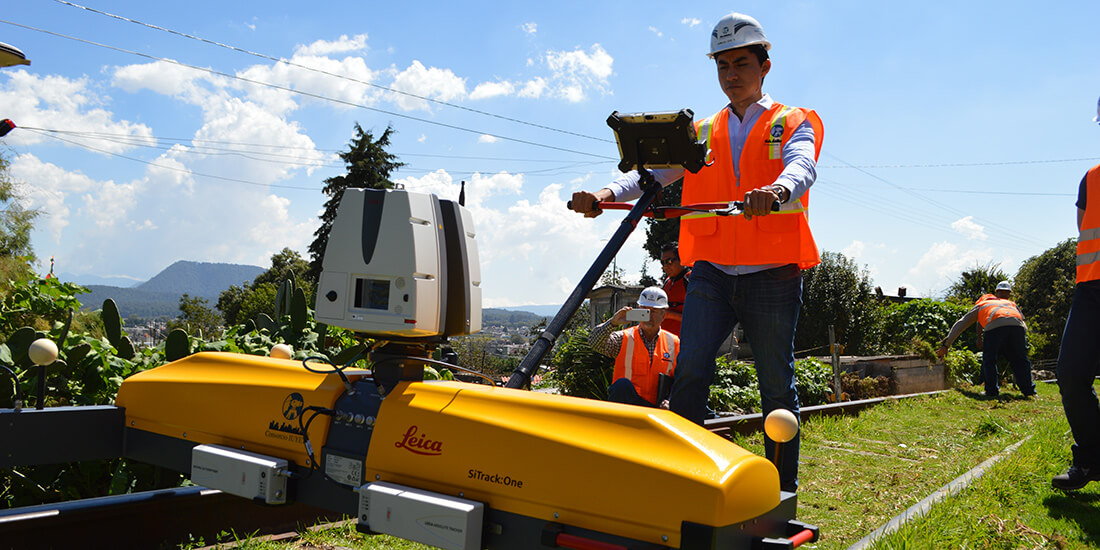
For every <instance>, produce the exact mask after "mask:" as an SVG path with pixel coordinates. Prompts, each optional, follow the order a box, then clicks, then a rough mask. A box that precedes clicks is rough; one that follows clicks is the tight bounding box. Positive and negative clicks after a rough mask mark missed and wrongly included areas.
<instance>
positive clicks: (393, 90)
mask: <svg viewBox="0 0 1100 550" xmlns="http://www.w3.org/2000/svg"><path fill="white" fill-rule="evenodd" d="M54 1H55V2H57V3H59V4H64V5H66V6H71V7H74V8H79V9H82V10H85V11H89V12H92V13H96V14H99V15H103V16H106V17H110V18H113V19H118V20H120V21H126V22H129V23H134V24H136V25H141V26H143V27H147V28H150V29H154V30H158V31H163V32H167V33H170V34H174V35H176V36H181V37H183V38H187V39H190V40H197V41H199V42H202V43H205V44H210V45H212V46H217V47H219V48H225V49H227V50H232V51H235V52H240V53H243V54H247V55H251V56H254V57H259V58H261V59H266V60H268V61H273V62H275V63H281V64H284V65H289V66H291V67H297V68H299V69H304V70H307V71H312V72H315V73H318V74H323V75H326V76H331V77H333V78H339V79H341V80H347V81H349V82H355V83H357V84H362V85H364V86H371V87H373V88H378V89H380V90H385V91H387V92H391V93H395V94H400V95H404V96H408V97H412V98H416V99H420V100H423V101H428V102H431V103H435V104H437V105H444V106H447V107H452V108H455V109H462V110H463V111H469V112H471V113H476V114H479V115H483V116H488V117H493V118H498V119H500V120H506V121H508V122H514V123H516V124H523V125H525V126H531V127H533V128H539V129H542V130H548V131H551V132H558V133H561V134H566V135H570V136H576V137H581V138H585V139H591V140H593V141H600V142H604V143H615V142H614V141H612V140H609V139H606V138H599V137H595V136H589V135H586V134H580V133H577V132H571V131H569V130H562V129H560V128H553V127H551V126H545V125H542V124H537V123H534V122H529V121H526V120H521V119H517V118H512V117H507V116H504V115H498V114H496V113H490V112H488V111H482V110H480V109H474V108H472V107H466V106H464V105H458V104H455V103H450V102H447V101H442V100H438V99H432V98H430V97H426V96H422V95H418V94H414V93H410V92H405V91H402V90H398V89H396V88H390V87H388V86H383V85H381V84H375V83H373V82H367V81H365V80H359V79H356V78H352V77H349V76H346V75H342V74H338V73H333V72H329V71H325V70H323V69H318V68H316V67H310V66H308V65H302V64H300V63H295V62H293V61H288V60H286V59H283V58H280V57H274V56H271V55H267V54H263V53H259V52H254V51H251V50H246V49H244V48H239V47H237V46H233V45H230V44H223V43H221V42H216V41H214V40H209V39H206V38H203V37H201V36H195V35H193V34H187V33H185V32H180V31H176V30H172V29H169V28H165V27H161V26H158V25H153V24H150V23H145V22H142V21H138V20H136V19H131V18H129V17H125V16H122V15H116V14H113V13H108V12H105V11H101V10H97V9H95V8H89V7H87V6H82V5H80V4H74V3H72V2H67V1H65V0H54Z"/></svg>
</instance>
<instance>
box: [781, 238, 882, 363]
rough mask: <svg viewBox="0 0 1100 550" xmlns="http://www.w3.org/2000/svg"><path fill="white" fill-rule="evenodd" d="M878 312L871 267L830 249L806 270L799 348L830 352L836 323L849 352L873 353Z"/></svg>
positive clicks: (797, 339) (799, 320) (799, 325)
mask: <svg viewBox="0 0 1100 550" xmlns="http://www.w3.org/2000/svg"><path fill="white" fill-rule="evenodd" d="M877 311H878V304H877V302H876V300H875V298H874V296H873V294H872V291H871V278H870V276H869V275H868V273H867V270H866V269H862V268H860V267H859V266H858V265H857V264H856V263H855V261H854V260H851V259H849V258H847V257H845V256H844V255H843V254H841V253H839V252H828V251H826V252H824V253H822V254H821V263H820V264H819V265H817V266H814V267H813V268H811V269H808V270H806V271H804V272H803V273H802V310H801V311H800V313H799V315H798V328H797V330H796V332H795V349H796V350H809V349H815V350H818V352H819V353H820V352H821V351H822V350H824V351H826V352H827V351H828V347H827V346H828V344H829V325H833V327H834V333H835V335H836V341H837V342H838V343H840V344H843V345H844V349H845V353H848V354H860V353H869V352H872V351H874V349H875V348H876V347H877V344H878V337H877V334H878V329H877V327H878V317H877ZM822 346H825V347H822Z"/></svg>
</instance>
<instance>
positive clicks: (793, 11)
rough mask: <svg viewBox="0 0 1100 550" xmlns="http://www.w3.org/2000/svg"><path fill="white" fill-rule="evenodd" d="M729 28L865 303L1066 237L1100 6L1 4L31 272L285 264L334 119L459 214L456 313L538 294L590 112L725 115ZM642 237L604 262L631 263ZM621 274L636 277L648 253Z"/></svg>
mask: <svg viewBox="0 0 1100 550" xmlns="http://www.w3.org/2000/svg"><path fill="white" fill-rule="evenodd" d="M730 11H739V12H743V13H747V14H750V15H752V16H754V17H755V18H756V19H757V20H759V21H760V23H761V24H762V25H763V27H764V31H765V33H766V34H767V37H768V39H769V40H770V41H771V43H772V49H771V52H770V53H771V59H772V69H771V72H770V73H769V74H768V76H767V79H766V81H765V83H764V91H765V92H766V93H768V94H770V95H771V97H772V98H773V99H775V100H776V101H779V102H781V103H785V104H788V105H795V106H800V107H806V108H812V109H815V110H816V111H817V112H818V113H819V114H820V116H821V118H822V120H823V121H824V142H823V148H822V154H821V158H820V159H819V162H818V178H817V181H816V182H815V184H814V185H813V187H812V189H811V190H810V201H809V202H810V226H811V229H812V231H813V233H814V236H815V238H816V240H817V243H818V246H819V248H821V249H822V250H826V251H832V252H840V253H843V254H844V255H845V256H847V257H849V258H852V259H853V260H855V262H856V263H858V264H859V265H860V266H861V267H863V268H865V269H866V270H867V272H868V274H869V275H870V277H871V279H872V282H873V284H874V285H876V286H880V287H882V288H883V289H884V291H885V292H886V293H887V294H894V293H896V292H897V288H898V287H902V286H904V287H906V288H907V291H908V294H909V295H918V296H938V295H942V293H943V292H944V290H945V289H946V288H947V287H948V286H949V285H950V284H951V282H952V281H953V280H954V279H956V278H957V277H958V276H959V274H960V273H961V272H962V271H963V270H965V269H969V268H973V267H975V266H986V265H992V266H999V267H1000V268H1001V269H1003V270H1004V271H1006V272H1007V273H1008V274H1009V275H1013V274H1015V272H1016V270H1017V269H1018V268H1019V266H1020V264H1021V263H1022V262H1023V261H1025V260H1026V259H1028V258H1030V257H1032V256H1035V255H1037V254H1040V253H1042V252H1043V251H1044V250H1046V249H1048V248H1051V247H1053V246H1055V245H1056V244H1058V243H1059V242H1061V241H1063V240H1065V239H1068V238H1072V237H1075V236H1076V227H1075V211H1076V210H1075V206H1074V201H1075V199H1076V192H1077V186H1078V183H1079V181H1080V179H1081V177H1082V176H1083V175H1084V173H1085V171H1086V170H1087V169H1088V168H1089V167H1091V166H1093V165H1095V164H1097V163H1098V162H1100V127H1098V126H1097V124H1095V123H1094V122H1092V117H1093V116H1095V115H1096V105H1097V97H1098V96H1100V32H1098V31H1097V29H1096V25H1097V23H1096V22H1097V21H1100V3H1097V2H1095V1H1091V0H1090V1H1078V2H1060V3H1058V4H1057V6H1056V7H1051V8H1050V9H1040V7H1039V6H1038V5H1036V4H1034V3H1033V2H1027V3H1025V2H1013V1H1007V2H1006V1H998V2H992V1H975V2H951V3H948V2H940V1H930V2H919V3H918V2H906V3H901V2H855V1H838V2H827V3H826V2H756V1H749V2H741V3H725V2H710V1H695V2H689V3H674V2H660V3H648V2H583V3H582V2H571V1H563V2H539V3H526V2H375V1H362V0H361V1H356V2H349V1H339V0H335V1H328V2H321V3H313V4H303V3H300V2H287V1H282V0H273V1H265V2H255V1H252V0H241V1H237V2H224V1H223V2H216V3H215V2H210V1H207V0H194V1H191V2H136V1H119V0H82V1H81V2H67V1H66V2H63V1H60V0H24V1H21V2H16V1H15V0H12V1H11V2H5V5H4V9H3V10H2V11H0V42H4V43H7V44H10V45H13V46H15V47H17V48H19V49H21V50H22V51H23V52H24V53H25V54H26V56H27V58H28V59H30V60H31V61H32V63H31V65H29V66H16V67H7V68H2V69H0V119H3V118H10V119H12V120H13V121H14V122H15V124H16V125H17V126H18V128H17V129H15V130H13V131H12V132H11V133H9V134H8V135H7V136H5V137H3V138H0V151H3V154H4V155H5V156H6V157H7V158H8V159H9V160H10V161H11V166H10V169H11V174H12V176H13V178H14V179H15V180H17V181H19V182H21V183H22V186H21V193H22V196H23V201H24V204H25V206H27V207H31V208H38V209H40V210H41V212H42V214H41V216H40V217H39V219H38V220H37V222H36V229H35V232H34V234H33V247H34V251H35V253H36V254H37V256H38V257H39V258H40V259H41V260H42V261H41V262H40V265H39V267H40V269H41V270H42V272H43V273H44V272H45V271H46V270H48V269H49V265H48V262H49V258H51V257H53V258H54V260H55V262H56V268H55V269H56V271H57V272H59V273H64V274H66V275H67V276H70V277H72V278H73V280H76V281H77V282H85V281H91V280H93V279H96V278H118V279H120V280H129V281H133V282H140V281H144V280H147V279H149V278H150V277H152V276H153V275H156V274H157V273H158V272H160V271H161V270H162V269H164V268H165V267H167V266H168V265H170V264H172V263H173V262H175V261H177V260H191V261H203V262H227V263H238V264H250V265H257V266H261V267H267V266H269V265H270V258H271V255H272V254H275V253H277V252H279V251H280V250H282V249H283V248H285V247H289V248H292V249H294V250H297V251H299V252H300V253H302V255H303V257H306V258H307V259H308V253H307V248H308V246H309V243H310V242H311V241H312V240H313V232H314V231H315V230H316V229H317V227H318V226H319V224H320V222H319V218H318V216H319V214H320V213H321V211H322V209H323V204H324V201H325V199H326V197H325V196H324V195H323V194H322V193H321V187H322V185H323V184H322V182H323V180H324V179H325V178H329V177H332V176H336V175H340V174H343V173H345V169H344V165H343V163H342V162H341V161H340V160H339V158H338V157H337V156H336V155H337V153H339V152H340V151H342V150H346V149H347V147H348V144H349V142H350V140H351V138H352V135H353V129H354V125H355V124H356V123H358V124H360V125H361V126H362V127H363V128H364V129H365V130H367V131H370V132H372V133H373V134H374V135H375V136H376V137H377V136H378V135H380V134H381V133H382V132H384V131H385V129H386V128H387V127H392V128H393V131H394V133H393V136H392V143H391V146H390V148H389V151H390V152H392V153H393V154H395V155H396V156H397V157H398V159H399V160H400V161H401V162H404V163H405V166H404V167H402V168H401V169H400V170H398V171H396V172H395V173H394V174H393V180H394V181H395V182H396V183H399V184H402V185H403V186H404V187H405V188H406V189H408V190H412V191H419V192H430V193H435V194H437V195H439V196H440V197H442V198H448V199H457V197H458V189H459V185H460V182H462V181H465V182H466V206H467V208H468V209H469V210H470V212H471V215H472V216H473V219H474V222H475V228H476V232H477V243H478V248H479V254H480V258H481V273H482V282H481V287H482V289H483V305H484V306H485V307H507V306H521V305H529V304H556V303H561V302H563V301H564V300H565V298H566V297H567V296H568V295H569V293H570V292H571V291H572V290H573V288H574V287H575V286H576V285H577V283H578V282H579V281H580V279H581V277H582V276H583V275H584V273H585V271H586V270H587V269H588V266H589V265H590V264H591V263H592V262H593V260H594V259H595V258H596V257H597V255H598V254H599V252H600V250H601V249H602V248H603V247H604V246H605V245H606V244H607V239H608V238H609V237H610V236H611V235H612V234H613V233H614V231H615V229H616V227H617V226H618V223H619V221H621V219H622V217H623V215H625V213H623V212H608V213H605V214H604V215H603V216H600V217H599V218H597V219H586V218H584V217H582V216H580V215H578V214H574V213H572V212H570V211H568V210H567V209H566V208H565V201H566V200H567V199H568V198H569V196H570V195H571V194H572V193H573V192H574V191H576V190H581V189H585V190H596V189H599V188H600V187H603V186H604V185H605V184H607V183H608V182H610V181H611V180H613V179H614V178H615V177H616V176H617V175H618V174H619V172H618V170H617V161H618V151H617V148H616V145H615V143H614V136H613V134H612V132H611V130H610V129H609V128H608V127H607V124H606V119H607V117H608V115H609V114H610V113H611V112H613V111H619V112H622V113H635V112H646V111H649V112H652V111H676V110H679V109H683V108H689V109H692V110H693V111H694V112H695V114H696V117H698V118H701V117H705V116H709V115H710V114H712V113H714V112H716V111H718V110H719V109H721V108H723V107H724V106H725V105H726V103H727V100H726V98H725V96H724V95H723V93H722V92H721V89H720V88H719V86H718V82H717V78H716V71H715V68H714V63H713V61H712V60H710V59H708V58H707V57H706V55H705V54H706V53H707V51H708V47H709V40H710V32H711V30H712V29H713V27H714V24H715V23H716V22H717V21H718V19H719V18H721V17H722V16H723V15H725V14H727V13H729V12H730ZM644 238H645V234H644V231H643V230H642V228H641V227H639V228H638V230H636V231H635V232H634V234H633V235H632V237H631V239H630V240H629V241H628V242H627V243H626V245H625V246H624V247H623V249H622V251H621V252H620V253H619V255H618V257H617V259H616V265H617V266H618V267H619V268H620V269H623V270H624V271H625V273H626V276H627V278H628V279H631V280H636V279H637V278H638V276H639V275H640V273H641V270H642V269H643V263H645V264H646V269H647V271H648V273H649V274H651V275H658V274H659V273H660V268H659V265H658V263H657V262H656V261H653V260H648V258H647V257H646V255H645V253H644V252H643V251H642V243H643V242H644ZM646 262H647V263H646Z"/></svg>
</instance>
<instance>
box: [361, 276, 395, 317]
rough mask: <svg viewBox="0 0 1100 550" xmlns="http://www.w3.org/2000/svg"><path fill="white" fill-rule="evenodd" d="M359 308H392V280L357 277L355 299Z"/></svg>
mask: <svg viewBox="0 0 1100 550" xmlns="http://www.w3.org/2000/svg"><path fill="white" fill-rule="evenodd" d="M352 307H355V308H359V309H381V310H383V311H385V310H388V309H390V282H389V281H387V280H379V279H355V301H354V302H353V303H352Z"/></svg>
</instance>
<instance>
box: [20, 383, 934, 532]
mask: <svg viewBox="0 0 1100 550" xmlns="http://www.w3.org/2000/svg"><path fill="white" fill-rule="evenodd" d="M936 393H941V392H927V393H918V394H910V395H896V396H890V397H881V398H875V399H864V400H859V401H847V402H843V403H834V404H829V405H819V406H812V407H803V408H802V411H801V414H802V418H803V419H805V418H808V417H812V416H820V415H843V414H856V413H858V412H859V411H861V410H863V409H865V408H868V407H872V406H874V405H877V404H879V403H882V402H884V401H889V400H898V399H906V398H910V397H917V396H921V395H931V394H936ZM762 425H763V418H762V415H760V414H750V415H741V416H726V417H719V418H714V419H709V420H707V421H706V427H707V429H709V430H711V431H712V432H715V433H717V434H719V435H726V436H728V435H729V434H732V433H740V434H749V433H753V432H756V431H760V430H761V429H762ZM343 519H345V518H343V517H342V516H340V515H338V514H334V513H332V512H329V511H327V510H324V509H321V508H315V507H312V506H306V505H304V504H297V503H296V504H291V505H286V506H263V505H260V504H255V503H252V502H249V501H247V500H244V499H241V498H239V497H236V496H232V495H227V494H224V493H222V492H221V491H215V490H210V489H206V488H204V487H196V486H191V487H177V488H173V489H162V490H157V491H145V492H140V493H132V494H126V495H117V496H109V497H100V498H92V499H84V500H77V501H69V502H63V503H57V504H44V505H39V506H28V507H22V508H15V509H10V510H0V548H3V549H19V550H23V549H37V548H56V549H60V548H111V549H117V548H174V547H178V546H180V545H182V544H195V543H197V542H198V541H200V540H202V541H206V542H214V541H216V540H218V538H219V536H224V535H225V534H227V533H236V535H237V536H239V537H263V536H273V537H276V538H280V539H285V538H293V537H294V533H296V532H298V531H300V530H302V529H305V528H308V527H310V526H313V525H316V524H318V523H322V522H335V521H341V520H343Z"/></svg>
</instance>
